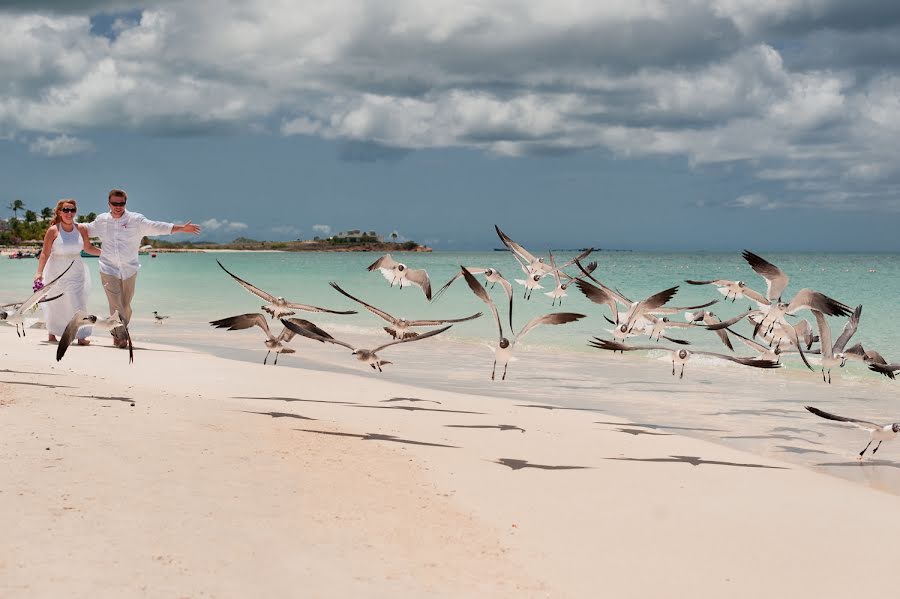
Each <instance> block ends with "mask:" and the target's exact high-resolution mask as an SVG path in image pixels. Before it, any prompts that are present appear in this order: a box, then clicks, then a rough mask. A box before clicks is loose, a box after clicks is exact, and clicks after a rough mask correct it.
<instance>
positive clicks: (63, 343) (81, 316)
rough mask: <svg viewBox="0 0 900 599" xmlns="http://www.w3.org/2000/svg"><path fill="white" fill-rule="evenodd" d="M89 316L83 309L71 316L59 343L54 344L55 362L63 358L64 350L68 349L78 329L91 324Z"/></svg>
mask: <svg viewBox="0 0 900 599" xmlns="http://www.w3.org/2000/svg"><path fill="white" fill-rule="evenodd" d="M90 318H91V315H90V314H88V313H87V312H85V311H83V310H78V311H76V312H75V314H74V315H73V316H72V319H71V320H70V321H69V323H68V324H67V325H66V328H65V330H64V331H63V334H62V337H60V338H59V344H58V345H57V346H56V361H57V362H59V361H60V360H62V359H63V356H64V355H66V350H68V349H69V346H70V345H72V342H73V341H75V335H77V334H78V329H80V328H81V327H84V326H89V325H91V324H93V323H92V322H91V321H90V320H89V319H90ZM94 318H96V317H94Z"/></svg>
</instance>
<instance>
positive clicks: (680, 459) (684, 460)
mask: <svg viewBox="0 0 900 599" xmlns="http://www.w3.org/2000/svg"><path fill="white" fill-rule="evenodd" d="M604 459H606V460H617V461H620V462H658V463H662V464H690V465H691V466H705V465H709V466H733V467H737V468H765V469H768V470H789V468H784V467H782V466H767V465H765V464H743V463H740V462H725V461H721V460H704V459H703V458H701V457H698V456H692V455H670V456H669V457H666V458H604Z"/></svg>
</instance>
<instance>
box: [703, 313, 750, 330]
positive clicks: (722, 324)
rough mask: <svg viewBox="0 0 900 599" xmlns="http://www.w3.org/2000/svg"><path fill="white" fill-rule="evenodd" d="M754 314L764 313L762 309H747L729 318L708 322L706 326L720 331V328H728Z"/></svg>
mask: <svg viewBox="0 0 900 599" xmlns="http://www.w3.org/2000/svg"><path fill="white" fill-rule="evenodd" d="M752 314H762V311H761V310H747V311H746V312H744V313H743V314H738V315H737V316H734V317H732V318H729V319H728V320H723V321H721V322H717V323H715V324H708V325H706V328H707V329H709V330H710V331H718V330H720V329H727V328H728V327H730V326H731V325H733V324H734V323H736V322H739V321H741V320H743V319H744V318H746V317H747V316H750V315H752Z"/></svg>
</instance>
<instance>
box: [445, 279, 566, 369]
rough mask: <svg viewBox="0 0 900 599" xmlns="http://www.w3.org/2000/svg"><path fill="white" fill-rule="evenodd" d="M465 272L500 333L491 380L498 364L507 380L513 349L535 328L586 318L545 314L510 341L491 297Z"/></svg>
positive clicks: (467, 281) (528, 324)
mask: <svg viewBox="0 0 900 599" xmlns="http://www.w3.org/2000/svg"><path fill="white" fill-rule="evenodd" d="M460 268H462V271H463V276H464V277H465V279H466V283H468V285H469V289H471V290H472V293H474V294H475V296H476V297H477V298H478V299H480V300H481V301H483V302H484V303H485V304H487V305H488V307H489V308H490V309H491V313H492V314H493V315H494V321H495V322H496V323H497V329H498V331H499V333H500V335H499V341H498V343H497V347H496V348H494V366H493V369H492V370H491V380H494V379H495V376H496V373H497V363H498V362H499V363H501V364H503V376H502V378H501V380H504V381H505V380H506V369H507V368H508V366H509V362H510V360H511V359H512V352H513V347H514V346H515V344H516V343H518V342H519V341H520V340H521V339H523V338H524V337H525V335H527V334H528V332H529V331H531V330H532V329H533V328H534V327H536V326H538V325H542V324H553V325H556V324H566V323H568V322H573V321H576V320H579V319H581V318H584V314H575V313H574V312H557V313H555V314H545V315H544V316H538V317H537V318H533V319H531V320H530V321H528V323H527V324H526V325H525V326H524V327H522V330H520V331H519V333H518V334H517V335H516V336H515V338H514V339H513V340H512V341H510V340H509V339H507V338H506V337H504V335H503V323H501V322H500V314H499V313H498V312H497V306H495V305H494V302H493V300H491V296H489V295H488V293H487V291H486V290H485V289H484V287H482V286H481V284H480V283H479V282H478V279H476V278H475V276H474V275H472V274H471V273H470V272H469V271H467V270H466V269H465V267H460Z"/></svg>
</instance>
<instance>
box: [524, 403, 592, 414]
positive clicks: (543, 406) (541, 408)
mask: <svg viewBox="0 0 900 599" xmlns="http://www.w3.org/2000/svg"><path fill="white" fill-rule="evenodd" d="M516 407H518V408H537V409H539V410H572V411H575V412H601V413H602V412H603V411H604V410H601V409H599V408H564V407H561V406H545V405H543V404H528V403H517V404H516Z"/></svg>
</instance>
